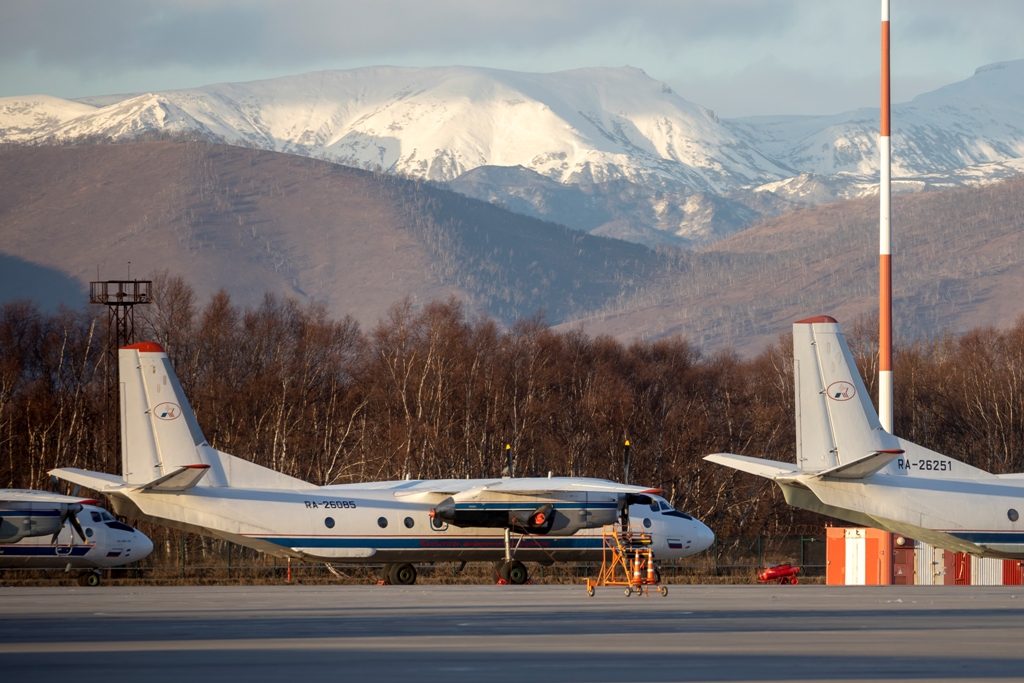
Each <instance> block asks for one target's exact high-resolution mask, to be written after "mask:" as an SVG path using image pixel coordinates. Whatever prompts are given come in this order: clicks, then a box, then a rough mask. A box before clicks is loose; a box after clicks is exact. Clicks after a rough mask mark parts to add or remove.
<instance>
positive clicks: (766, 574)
mask: <svg viewBox="0 0 1024 683" xmlns="http://www.w3.org/2000/svg"><path fill="white" fill-rule="evenodd" d="M799 573H800V567H794V566H793V565H791V564H777V565H775V566H773V567H768V568H767V569H765V570H764V571H763V572H761V573H760V574H758V575H757V580H758V581H759V582H760V583H800V580H799V579H798V578H797V577H796V575H797V574H799Z"/></svg>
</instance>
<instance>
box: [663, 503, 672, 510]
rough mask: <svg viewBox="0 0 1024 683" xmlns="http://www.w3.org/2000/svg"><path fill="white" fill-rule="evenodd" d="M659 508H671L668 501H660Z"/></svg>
mask: <svg viewBox="0 0 1024 683" xmlns="http://www.w3.org/2000/svg"><path fill="white" fill-rule="evenodd" d="M661 509H662V510H671V509H672V506H671V505H669V504H668V503H666V502H665V501H661Z"/></svg>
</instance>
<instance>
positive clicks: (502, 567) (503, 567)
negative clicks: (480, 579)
mask: <svg viewBox="0 0 1024 683" xmlns="http://www.w3.org/2000/svg"><path fill="white" fill-rule="evenodd" d="M508 570H509V563H508V562H495V563H494V573H495V574H497V576H498V580H497V581H496V582H495V583H501V582H505V583H511V581H510V580H509V578H510V577H509V571H508Z"/></svg>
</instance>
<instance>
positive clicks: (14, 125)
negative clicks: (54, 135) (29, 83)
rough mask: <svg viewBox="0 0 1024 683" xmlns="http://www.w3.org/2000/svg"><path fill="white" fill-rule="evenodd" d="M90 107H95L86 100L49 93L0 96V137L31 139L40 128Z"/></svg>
mask: <svg viewBox="0 0 1024 683" xmlns="http://www.w3.org/2000/svg"><path fill="white" fill-rule="evenodd" d="M94 111H96V108H95V107H92V106H89V105H88V104H82V103H80V102H72V101H71V100H62V99H61V98H59V97H51V96H50V95H22V96H18V97H0V141H5V142H25V141H28V140H32V139H35V138H37V137H39V135H40V133H41V132H42V131H48V130H54V129H55V128H58V127H59V126H60V125H61V124H63V123H66V122H67V121H71V120H73V119H76V118H78V117H79V116H86V115H88V114H90V113H92V112H94Z"/></svg>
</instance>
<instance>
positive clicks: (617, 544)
mask: <svg viewBox="0 0 1024 683" xmlns="http://www.w3.org/2000/svg"><path fill="white" fill-rule="evenodd" d="M601 539H602V540H601V545H602V557H601V570H600V572H599V573H598V575H597V578H590V577H587V595H589V596H590V597H594V589H595V588H596V587H597V586H624V587H625V589H626V590H625V592H626V595H627V596H629V595H632V594H633V593H636V594H637V595H648V594H649V591H650V589H651V587H652V586H653V587H654V588H655V590H657V591H659V592H660V593H661V594H662V595H668V586H663V585H661V577H660V576H659V572H658V568H657V566H656V565H655V564H654V553H653V552H652V551H651V537H650V535H649V534H647V533H645V532H644V530H643V528H642V527H640V526H626V527H618V526H615V525H610V526H606V527H604V529H603V530H602V531H601Z"/></svg>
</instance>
